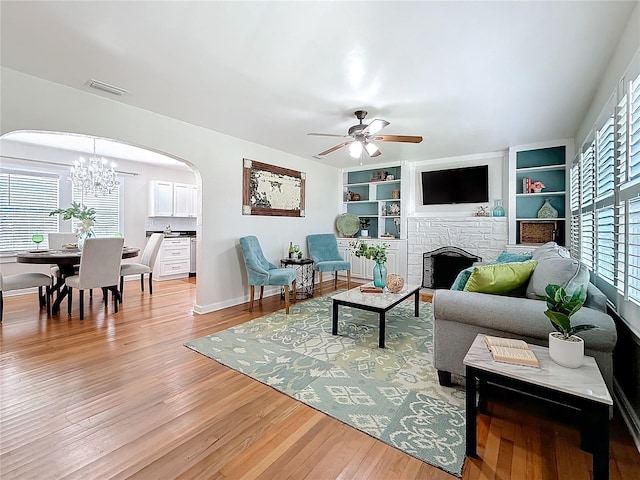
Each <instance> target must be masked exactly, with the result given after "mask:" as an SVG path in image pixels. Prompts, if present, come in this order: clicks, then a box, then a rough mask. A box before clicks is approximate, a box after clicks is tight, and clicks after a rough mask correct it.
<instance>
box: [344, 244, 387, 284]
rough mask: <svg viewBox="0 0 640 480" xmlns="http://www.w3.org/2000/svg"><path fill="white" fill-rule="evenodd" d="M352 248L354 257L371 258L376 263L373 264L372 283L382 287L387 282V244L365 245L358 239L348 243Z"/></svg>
mask: <svg viewBox="0 0 640 480" xmlns="http://www.w3.org/2000/svg"><path fill="white" fill-rule="evenodd" d="M349 246H350V247H351V248H353V254H354V255H355V256H356V257H364V258H366V259H367V260H373V261H374V262H376V264H375V265H374V266H373V284H374V285H375V286H376V287H384V286H385V285H386V284H387V267H386V265H385V263H386V262H387V248H389V245H388V244H386V243H382V244H380V245H367V244H366V243H365V242H363V241H361V240H358V241H356V242H351V243H349Z"/></svg>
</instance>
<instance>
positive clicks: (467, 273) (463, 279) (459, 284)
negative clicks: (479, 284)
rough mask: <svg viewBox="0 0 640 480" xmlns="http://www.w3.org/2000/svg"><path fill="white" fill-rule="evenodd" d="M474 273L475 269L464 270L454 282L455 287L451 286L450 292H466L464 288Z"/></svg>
mask: <svg viewBox="0 0 640 480" xmlns="http://www.w3.org/2000/svg"><path fill="white" fill-rule="evenodd" d="M472 273H473V267H469V268H465V269H464V270H462V271H461V272H460V273H459V274H458V276H457V277H456V279H455V280H454V281H453V285H451V288H450V290H464V286H465V285H466V284H467V282H468V281H469V277H471V274H472Z"/></svg>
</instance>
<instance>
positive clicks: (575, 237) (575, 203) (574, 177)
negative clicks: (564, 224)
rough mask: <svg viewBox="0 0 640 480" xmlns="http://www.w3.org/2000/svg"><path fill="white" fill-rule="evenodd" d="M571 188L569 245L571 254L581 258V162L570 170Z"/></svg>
mask: <svg viewBox="0 0 640 480" xmlns="http://www.w3.org/2000/svg"><path fill="white" fill-rule="evenodd" d="M570 178H571V190H570V192H569V194H570V196H569V199H570V200H569V201H570V208H571V230H570V231H571V237H570V239H569V241H570V243H569V247H570V251H571V256H572V257H574V258H577V259H580V162H579V161H577V162H576V163H574V164H573V166H572V167H571V171H570Z"/></svg>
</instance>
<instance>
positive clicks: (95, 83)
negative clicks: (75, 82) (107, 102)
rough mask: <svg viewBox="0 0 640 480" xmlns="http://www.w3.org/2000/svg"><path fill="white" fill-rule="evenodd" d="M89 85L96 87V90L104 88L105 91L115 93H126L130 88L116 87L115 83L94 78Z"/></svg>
mask: <svg viewBox="0 0 640 480" xmlns="http://www.w3.org/2000/svg"><path fill="white" fill-rule="evenodd" d="M87 85H88V86H90V87H91V88H95V89H96V90H102V91H103V92H107V93H111V94H113V95H124V94H125V93H129V90H125V89H124V88H120V87H116V86H115V85H109V84H108V83H104V82H101V81H99V80H94V79H93V78H92V79H91V80H89V81H88V82H87Z"/></svg>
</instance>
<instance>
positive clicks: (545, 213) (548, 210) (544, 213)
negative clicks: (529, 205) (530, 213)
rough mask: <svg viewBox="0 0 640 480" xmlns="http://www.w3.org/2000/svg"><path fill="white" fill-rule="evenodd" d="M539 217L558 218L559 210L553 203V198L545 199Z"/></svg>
mask: <svg viewBox="0 0 640 480" xmlns="http://www.w3.org/2000/svg"><path fill="white" fill-rule="evenodd" d="M538 218H558V210H556V209H555V208H553V205H551V199H550V198H547V199H545V201H544V203H543V204H542V207H540V210H538Z"/></svg>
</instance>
